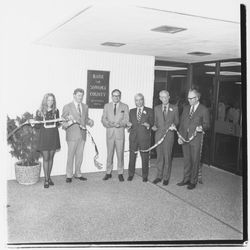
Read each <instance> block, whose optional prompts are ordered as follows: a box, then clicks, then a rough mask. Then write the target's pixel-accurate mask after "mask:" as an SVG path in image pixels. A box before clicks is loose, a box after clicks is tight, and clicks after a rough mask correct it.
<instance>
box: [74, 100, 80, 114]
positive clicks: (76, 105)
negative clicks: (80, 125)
mask: <svg viewBox="0 0 250 250" xmlns="http://www.w3.org/2000/svg"><path fill="white" fill-rule="evenodd" d="M74 104H75V107H76V110H77V112H78V104H80V110H81V114H82V103H78V102H76V101H74ZM78 113H79V112H78Z"/></svg>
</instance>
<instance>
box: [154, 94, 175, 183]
mask: <svg viewBox="0 0 250 250" xmlns="http://www.w3.org/2000/svg"><path fill="white" fill-rule="evenodd" d="M159 98H160V100H161V102H162V104H161V105H158V106H156V107H155V109H154V118H155V123H154V126H153V128H152V129H153V130H154V131H156V133H155V141H156V142H157V141H159V140H160V139H161V138H162V137H163V136H164V134H165V133H166V131H167V130H168V129H169V131H168V132H167V135H166V137H165V139H164V140H163V142H162V143H161V144H160V145H159V146H158V147H157V148H156V152H157V160H156V167H157V175H156V179H155V180H154V181H153V183H154V184H157V183H158V182H161V181H162V179H163V185H164V186H165V185H168V184H169V179H170V175H171V169H172V148H173V144H174V131H173V130H172V125H175V126H177V125H178V124H179V113H178V107H177V106H174V105H172V104H170V103H169V98H170V95H169V93H168V91H166V90H162V91H160V93H159Z"/></svg>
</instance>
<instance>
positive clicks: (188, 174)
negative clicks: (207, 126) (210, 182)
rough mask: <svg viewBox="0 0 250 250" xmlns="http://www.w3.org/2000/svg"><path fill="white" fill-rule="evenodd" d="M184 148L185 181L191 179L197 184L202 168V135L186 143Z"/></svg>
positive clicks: (191, 181)
mask: <svg viewBox="0 0 250 250" xmlns="http://www.w3.org/2000/svg"><path fill="white" fill-rule="evenodd" d="M182 150H183V156H184V178H183V181H184V182H187V181H190V183H192V184H196V183H197V181H198V173H199V169H200V151H201V136H197V137H196V138H195V139H194V140H193V141H191V142H190V143H184V144H183V145H182Z"/></svg>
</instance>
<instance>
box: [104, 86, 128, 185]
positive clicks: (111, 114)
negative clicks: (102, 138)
mask: <svg viewBox="0 0 250 250" xmlns="http://www.w3.org/2000/svg"><path fill="white" fill-rule="evenodd" d="M111 94H112V102H110V103H107V104H105V106H104V109H103V115H102V124H103V126H104V127H105V128H106V140H107V166H106V168H107V169H106V175H105V176H104V178H103V180H108V179H109V178H111V177H112V174H111V173H112V170H113V158H114V151H115V150H116V155H117V161H118V164H117V170H118V178H119V181H124V178H123V170H124V142H125V132H124V130H125V127H126V126H127V123H128V121H129V108H128V105H127V104H124V103H122V102H121V101H120V100H121V91H120V90H119V89H114V90H113V91H112V93H111Z"/></svg>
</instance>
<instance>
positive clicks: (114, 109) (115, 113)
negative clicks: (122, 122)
mask: <svg viewBox="0 0 250 250" xmlns="http://www.w3.org/2000/svg"><path fill="white" fill-rule="evenodd" d="M114 115H116V103H115V107H114Z"/></svg>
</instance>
